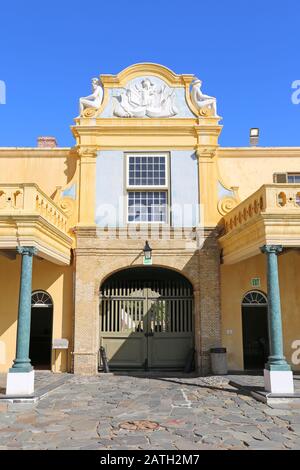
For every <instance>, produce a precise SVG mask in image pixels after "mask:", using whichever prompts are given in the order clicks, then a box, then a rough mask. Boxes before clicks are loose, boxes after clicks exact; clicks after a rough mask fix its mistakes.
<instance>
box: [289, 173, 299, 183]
mask: <svg viewBox="0 0 300 470" xmlns="http://www.w3.org/2000/svg"><path fill="white" fill-rule="evenodd" d="M289 177H292V178H294V179H295V177H298V178H299V179H300V172H295V173H292V172H290V173H289V172H288V173H287V179H286V180H287V183H288V184H300V181H299V182H298V183H295V182H293V183H291V182H290V181H289Z"/></svg>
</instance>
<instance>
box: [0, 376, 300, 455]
mask: <svg viewBox="0 0 300 470" xmlns="http://www.w3.org/2000/svg"><path fill="white" fill-rule="evenodd" d="M42 377H43V378H42V380H44V381H47V380H51V379H50V374H49V375H48V376H47V374H46V375H44V376H42ZM47 377H49V379H48V378H47ZM52 377H53V374H52ZM66 380H67V381H66V383H64V384H63V385H61V386H60V387H58V388H56V389H55V390H53V391H52V392H51V393H49V394H48V395H47V396H46V397H45V398H43V399H41V400H40V401H39V402H37V403H35V404H32V403H30V404H24V403H22V404H21V403H5V402H3V401H2V402H1V401H0V411H1V412H0V449H1V450H3V449H99V450H101V449H102V450H107V449H121V450H124V449H154V450H156V449H157V450H159V449H172V450H195V449H300V409H297V408H295V409H272V408H270V407H268V406H267V405H264V404H262V403H259V402H257V401H256V400H254V399H253V398H252V397H251V396H249V395H248V394H247V393H246V392H241V391H237V390H236V389H235V388H233V387H231V386H230V385H229V384H228V382H229V378H227V377H226V378H225V377H206V378H190V377H188V378H180V379H179V378H172V377H164V378H158V377H151V378H147V377H143V376H137V377H134V376H126V375H111V374H108V375H105V374H103V375H101V376H98V377H79V376H72V375H70V376H67V377H66Z"/></svg>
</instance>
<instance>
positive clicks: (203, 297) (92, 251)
mask: <svg viewBox="0 0 300 470" xmlns="http://www.w3.org/2000/svg"><path fill="white" fill-rule="evenodd" d="M143 242H144V240H143V241H142V240H133V239H130V240H128V239H122V238H119V239H113V240H103V239H102V238H101V237H99V236H98V235H97V231H96V229H93V228H87V227H86V228H83V227H82V228H80V229H78V230H77V249H76V283H75V284H76V285H75V332H74V336H75V351H74V372H75V373H79V374H95V373H96V372H97V366H98V354H97V353H98V348H99V288H100V285H101V284H102V282H103V281H104V280H105V279H106V278H107V277H109V276H110V275H111V274H112V273H114V272H116V271H118V270H120V269H124V268H128V267H130V266H131V267H134V266H140V265H142V248H143ZM151 247H152V249H153V266H159V267H166V268H170V269H174V270H176V271H178V272H181V273H182V274H183V275H184V276H186V277H187V279H189V281H190V282H191V283H192V285H193V287H194V298H195V302H194V305H195V348H196V368H197V372H198V373H199V374H206V373H207V372H208V370H209V356H208V355H207V354H208V351H209V348H210V347H212V346H217V345H218V346H219V345H220V330H221V328H220V300H219V299H220V293H219V248H218V244H217V238H216V233H215V232H211V231H210V230H209V231H207V233H205V241H204V244H203V247H202V248H201V249H200V250H198V249H197V247H196V244H195V246H194V247H193V246H192V245H191V244H188V245H187V244H186V240H183V239H179V238H175V239H168V240H151Z"/></svg>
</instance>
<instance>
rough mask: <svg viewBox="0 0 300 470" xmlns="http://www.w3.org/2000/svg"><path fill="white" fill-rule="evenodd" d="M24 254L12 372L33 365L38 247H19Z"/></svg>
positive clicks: (29, 367) (25, 370) (30, 368)
mask: <svg viewBox="0 0 300 470" xmlns="http://www.w3.org/2000/svg"><path fill="white" fill-rule="evenodd" d="M17 252H18V253H19V254H20V255H21V256H22V264H21V280H20V293H19V311H18V329H17V348H16V358H15V360H14V364H13V366H12V368H11V369H10V372H30V371H31V370H32V365H31V362H30V359H29V342H30V321H31V292H32V287H31V286H32V264H33V256H34V255H35V254H36V252H37V250H36V248H34V247H32V246H21V247H17Z"/></svg>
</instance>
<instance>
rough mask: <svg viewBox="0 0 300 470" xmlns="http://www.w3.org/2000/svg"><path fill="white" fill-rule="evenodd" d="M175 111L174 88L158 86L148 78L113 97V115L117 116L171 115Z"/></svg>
mask: <svg viewBox="0 0 300 470" xmlns="http://www.w3.org/2000/svg"><path fill="white" fill-rule="evenodd" d="M177 113H178V110H177V108H176V105H175V92H174V90H172V89H170V88H168V87H167V86H166V85H163V86H161V87H158V86H157V85H154V84H153V83H152V82H151V80H150V79H149V78H144V79H143V80H142V81H141V82H140V83H139V84H136V85H135V86H134V87H130V86H129V87H128V88H126V90H125V92H124V93H122V94H121V95H119V96H116V97H115V106H114V115H115V116H118V117H145V116H148V117H171V116H175V115H176V114H177Z"/></svg>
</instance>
